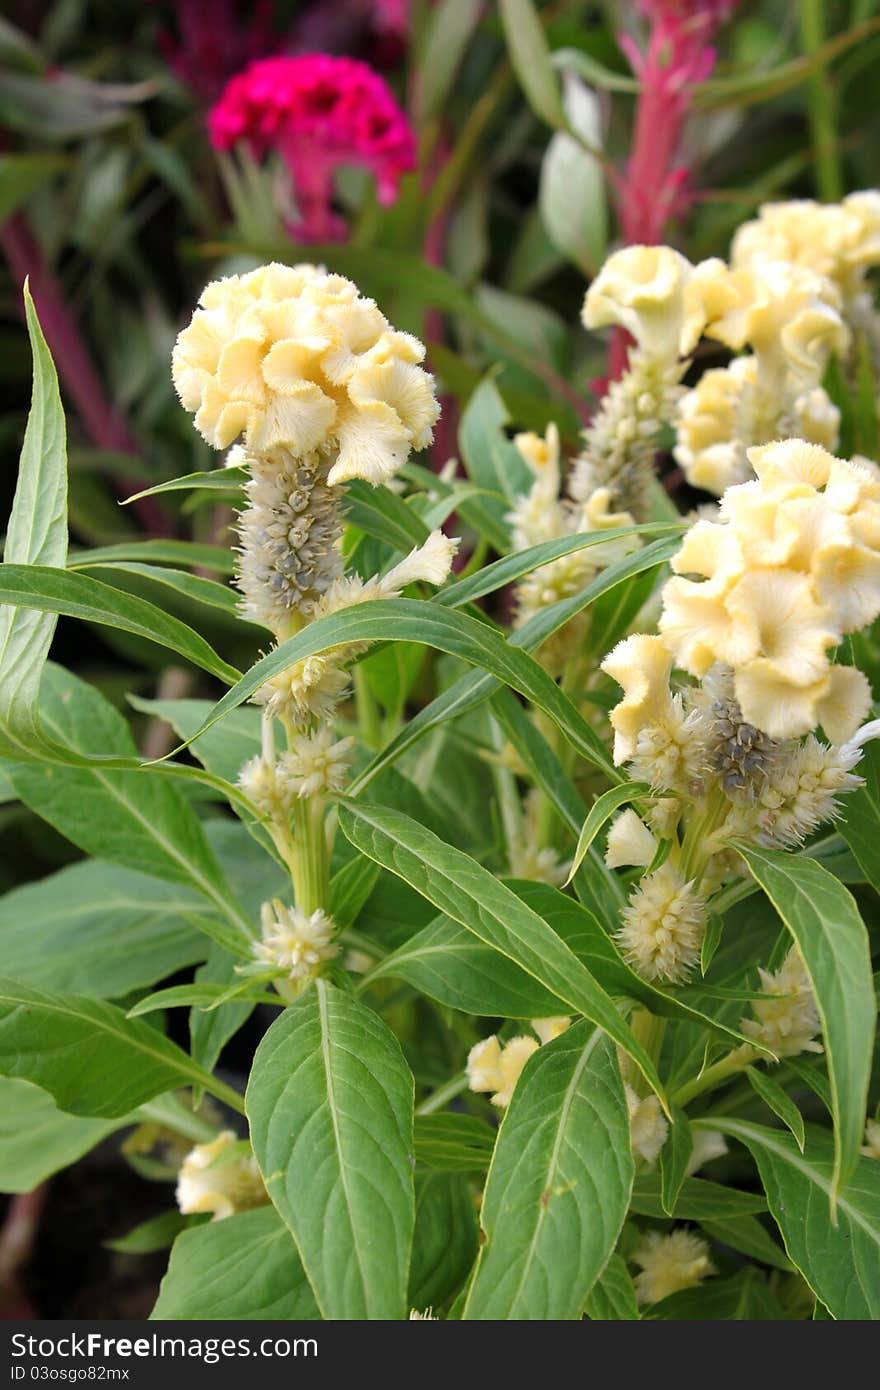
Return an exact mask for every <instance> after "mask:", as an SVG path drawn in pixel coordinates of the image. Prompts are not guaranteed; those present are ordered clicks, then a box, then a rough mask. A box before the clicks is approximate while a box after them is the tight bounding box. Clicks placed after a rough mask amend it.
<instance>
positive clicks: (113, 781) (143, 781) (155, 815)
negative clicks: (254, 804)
mask: <svg viewBox="0 0 880 1390" xmlns="http://www.w3.org/2000/svg"><path fill="white" fill-rule="evenodd" d="M40 715H41V720H42V724H43V727H44V728H45V729H46V731H47V732H48V733H49V734H50V735H51V736H52V737H53V738H54V739H55V740H57V742H58V743H59V744H60V745H62V746H65V747H71V748H74V749H78V750H80V751H83V752H85V751H86V750H85V749H84V748H83V746H82V745H83V743H84V742H85V743H87V744H89V745H91V746H92V747H94V746H98V747H100V748H102V749H103V750H104V751H105V752H107V753H110V752H115V753H119V754H120V755H121V756H123V757H126V756H131V757H134V755H135V752H136V750H135V745H134V742H133V740H132V737H131V733H130V731H129V728H128V725H127V724H126V722H125V720H124V719H123V718H122V716H121V715H120V714H119V713H118V712H117V711H116V710H115V709H114V708H113V706H112V705H110V704H109V703H108V702H107V701H106V700H105V699H104V697H103V696H102V695H101V694H100V692H99V691H98V690H97V689H95V687H93V686H90V685H87V684H86V682H85V681H81V680H79V679H78V677H76V676H74V675H73V674H72V673H71V672H69V671H65V670H64V669H63V668H62V667H60V666H55V665H52V664H50V665H48V666H47V668H46V672H45V675H44V678H43V688H42V694H41V701H40ZM7 773H8V776H9V778H10V780H11V782H12V784H13V786H14V787H15V790H16V792H17V793H18V795H19V796H20V797H21V799H22V801H24V802H25V804H26V805H27V806H29V807H30V808H31V810H33V811H35V812H36V813H37V815H39V816H42V818H43V819H44V820H47V821H48V822H49V823H50V825H53V826H54V827H55V829H56V830H58V831H59V832H60V833H61V834H62V835H65V836H66V837H67V838H68V839H69V840H71V841H72V842H73V843H74V844H75V845H78V846H79V848H80V849H83V850H85V851H86V853H87V854H96V855H100V856H102V857H103V858H105V859H109V860H112V861H113V862H115V863H120V864H123V865H124V866H125V867H126V868H131V869H136V870H138V871H139V872H143V873H149V874H153V875H155V876H156V877H157V878H162V879H165V880H167V881H168V882H171V883H177V884H182V885H183V886H184V887H186V888H189V889H193V890H194V891H195V892H197V893H198V894H200V895H201V897H202V898H203V899H205V900H206V901H207V902H209V903H210V904H211V907H212V909H213V910H214V912H216V914H217V916H218V917H219V919H220V920H219V921H218V923H217V928H216V933H215V935H216V937H217V939H219V940H221V941H222V942H223V943H224V944H225V945H227V946H228V947H229V948H230V949H232V950H237V951H238V953H239V954H247V952H248V950H249V944H250V938H251V936H252V935H253V931H254V928H253V927H252V926H251V923H250V922H249V920H248V919H247V918H246V917H245V915H244V913H243V912H242V909H241V908H240V907H239V906H238V905H237V903H236V902H235V898H234V895H233V893H232V891H231V889H230V887H229V884H228V882H227V880H226V878H225V877H224V875H223V873H222V871H221V869H220V866H219V864H218V863H217V860H216V858H215V856H214V854H213V853H212V851H211V849H210V846H209V845H208V843H207V841H206V839H205V833H204V830H203V828H202V823H201V821H200V820H199V819H198V816H197V815H196V813H195V811H194V810H193V808H192V806H191V805H190V804H189V803H188V802H187V801H186V800H185V799H184V797H183V796H182V795H181V793H180V791H179V790H178V789H177V788H176V787H175V786H173V784H172V783H171V782H169V781H168V780H167V779H166V778H163V777H162V776H157V775H156V774H155V773H154V774H150V773H149V772H122V771H118V770H116V769H110V768H103V767H101V765H100V764H98V763H96V764H94V765H93V766H91V767H85V768H76V767H55V766H52V765H51V764H41V763H9V764H8V765H7ZM200 925H202V926H203V929H205V928H204V920H203V922H202V923H201V924H200Z"/></svg>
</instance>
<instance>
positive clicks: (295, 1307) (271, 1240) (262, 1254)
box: [150, 1207, 320, 1322]
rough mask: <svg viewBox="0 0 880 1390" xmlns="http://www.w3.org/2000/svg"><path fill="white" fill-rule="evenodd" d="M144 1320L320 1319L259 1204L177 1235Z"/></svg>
mask: <svg viewBox="0 0 880 1390" xmlns="http://www.w3.org/2000/svg"><path fill="white" fill-rule="evenodd" d="M150 1317H151V1319H154V1320H159V1321H162V1320H165V1319H170V1320H171V1321H176V1320H177V1319H182V1320H186V1321H188V1322H192V1321H195V1322H199V1321H202V1322H226V1321H233V1320H234V1321H242V1322H245V1321H249V1322H253V1321H257V1320H274V1319H278V1320H283V1321H285V1322H305V1321H314V1320H316V1319H318V1318H319V1317H320V1314H319V1312H318V1309H317V1307H316V1305H315V1300H314V1296H313V1294H312V1291H311V1289H310V1288H309V1283H308V1280H307V1279H306V1276H305V1273H304V1272H303V1267H302V1265H301V1263H300V1260H299V1256H298V1255H297V1253H296V1246H295V1245H294V1243H293V1241H292V1240H291V1238H290V1232H289V1231H288V1229H287V1227H286V1226H285V1225H284V1223H283V1222H282V1221H281V1219H280V1217H279V1216H278V1213H277V1212H276V1211H275V1208H274V1207H257V1208H256V1209H255V1210H254V1211H243V1212H238V1213H236V1215H234V1216H228V1217H227V1218H226V1219H225V1220H224V1221H209V1222H208V1224H207V1225H205V1226H196V1227H195V1228H194V1229H193V1230H190V1231H184V1232H182V1234H181V1235H179V1236H178V1237H177V1239H176V1241H175V1242H174V1248H173V1250H172V1251H171V1260H170V1261H169V1264H168V1272H167V1273H166V1275H165V1278H164V1279H163V1280H162V1286H161V1288H160V1289H159V1298H158V1300H157V1302H156V1306H155V1308H154V1309H153V1311H152V1313H151V1314H150Z"/></svg>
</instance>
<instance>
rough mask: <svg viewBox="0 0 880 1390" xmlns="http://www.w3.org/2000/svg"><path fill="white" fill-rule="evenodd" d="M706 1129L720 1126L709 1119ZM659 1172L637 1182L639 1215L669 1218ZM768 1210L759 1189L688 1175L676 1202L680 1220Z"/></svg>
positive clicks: (634, 1201)
mask: <svg viewBox="0 0 880 1390" xmlns="http://www.w3.org/2000/svg"><path fill="white" fill-rule="evenodd" d="M703 1127H704V1128H706V1129H709V1128H720V1125H719V1126H715V1125H714V1121H713V1124H712V1125H710V1124H709V1123H708V1122H706V1124H705V1125H704V1126H703ZM661 1191H662V1188H661V1179H660V1174H659V1173H656V1172H654V1173H640V1174H639V1175H638V1177H637V1178H636V1180H635V1183H634V1185H633V1195H632V1210H633V1211H634V1212H635V1214H636V1215H637V1216H653V1217H656V1218H657V1219H658V1220H665V1219H666V1216H667V1213H666V1212H665V1211H664V1209H663V1202H662V1199H661ZM766 1210H767V1203H766V1201H765V1200H764V1198H763V1197H762V1196H759V1195H758V1194H757V1193H755V1192H740V1191H739V1189H738V1188H735V1187H722V1185H721V1184H720V1183H717V1182H710V1181H709V1180H708V1178H685V1180H684V1182H683V1183H682V1185H681V1189H680V1191H679V1194H678V1198H677V1200H676V1203H675V1212H674V1215H675V1217H676V1219H677V1220H679V1221H716V1220H718V1221H724V1220H727V1219H730V1218H733V1217H738V1216H755V1215H757V1214H758V1213H759V1212H762V1211H766Z"/></svg>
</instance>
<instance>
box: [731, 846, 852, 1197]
mask: <svg viewBox="0 0 880 1390" xmlns="http://www.w3.org/2000/svg"><path fill="white" fill-rule="evenodd" d="M739 849H740V853H741V854H742V856H743V858H744V859H745V861H746V863H747V864H748V866H749V868H750V869H751V871H752V875H753V877H754V878H755V879H756V880H757V882H758V883H759V884H760V885H761V887H762V888H763V889H764V892H765V893H766V894H767V897H768V898H769V899H770V901H771V902H772V904H773V906H774V907H775V909H776V911H777V912H778V913H779V916H780V917H781V919H782V921H783V922H784V923H785V925H786V926H787V927H788V929H789V931H790V932H791V934H792V936H793V937H794V939H795V941H796V942H797V946H798V949H799V951H800V953H801V955H802V957H803V960H804V965H805V966H806V969H807V974H808V975H809V977H810V981H811V983H812V986H813V991H814V993H815V995H816V1001H817V1003H818V1005H819V1014H820V1017H821V1019H822V1037H823V1041H824V1045H825V1052H826V1055H827V1059H828V1079H829V1081H830V1082H831V1095H832V1100H833V1113H834V1136H835V1153H836V1159H835V1169H834V1181H833V1183H832V1185H831V1198H832V1206H833V1202H834V1199H835V1198H836V1197H837V1196H839V1195H840V1193H842V1192H843V1190H844V1188H845V1186H846V1182H847V1179H848V1177H849V1174H850V1172H851V1171H852V1169H853V1168H854V1166H855V1164H856V1160H857V1157H858V1152H859V1147H860V1145H861V1142H862V1131H863V1129H864V1124H865V1109H866V1107H867V1099H868V1081H869V1078H870V1074H871V1060H872V1056H873V1038H874V1024H875V1017H876V1000H875V998H874V989H873V984H872V981H871V953H870V949H869V945H868V934H867V931H866V930H865V924H864V922H863V921H862V919H861V917H860V916H859V910H858V908H857V907H856V903H855V900H854V898H853V896H852V894H851V893H850V892H849V891H848V889H846V888H844V886H843V884H842V883H840V882H838V880H837V879H836V878H833V877H832V875H831V874H829V873H828V871H827V869H823V868H822V866H821V864H819V863H818V862H817V861H816V860H814V859H807V858H805V857H804V856H802V855H795V854H785V853H782V852H781V851H779V850H770V849H763V848H760V847H759V846H757V845H748V846H745V845H743V846H739Z"/></svg>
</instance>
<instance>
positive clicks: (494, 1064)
mask: <svg viewBox="0 0 880 1390" xmlns="http://www.w3.org/2000/svg"><path fill="white" fill-rule="evenodd" d="M570 1023H571V1019H570V1018H533V1019H532V1028H533V1029H534V1031H535V1033H536V1034H537V1035H538V1037H539V1038H540V1040H541V1041H540V1043H537V1042H535V1039H534V1038H529V1037H526V1036H525V1034H521V1035H519V1036H518V1037H515V1038H510V1039H509V1041H507V1042H505V1043H500V1042H499V1041H498V1039H497V1037H496V1036H495V1035H494V1034H492V1036H491V1037H488V1038H483V1040H482V1042H478V1043H475V1044H474V1046H473V1047H472V1048H471V1050H470V1052H469V1053H468V1059H467V1067H466V1071H467V1080H468V1086H469V1087H470V1089H471V1090H472V1091H486V1092H492V1093H493V1094H492V1095H491V1096H490V1099H491V1101H492V1104H493V1105H497V1106H498V1107H499V1109H502V1110H503V1109H504V1108H505V1107H506V1106H508V1105H509V1104H510V1101H511V1098H512V1096H513V1090H514V1087H515V1086H516V1083H517V1081H518V1080H519V1078H520V1073H521V1072H522V1069H523V1067H524V1066H525V1064H526V1062H527V1061H528V1060H529V1058H530V1057H531V1056H532V1053H534V1052H537V1050H538V1048H539V1046H541V1044H543V1043H548V1042H552V1041H553V1039H554V1038H558V1037H560V1035H561V1034H562V1033H564V1032H565V1030H566V1029H567V1028H568V1026H569V1024H570Z"/></svg>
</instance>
